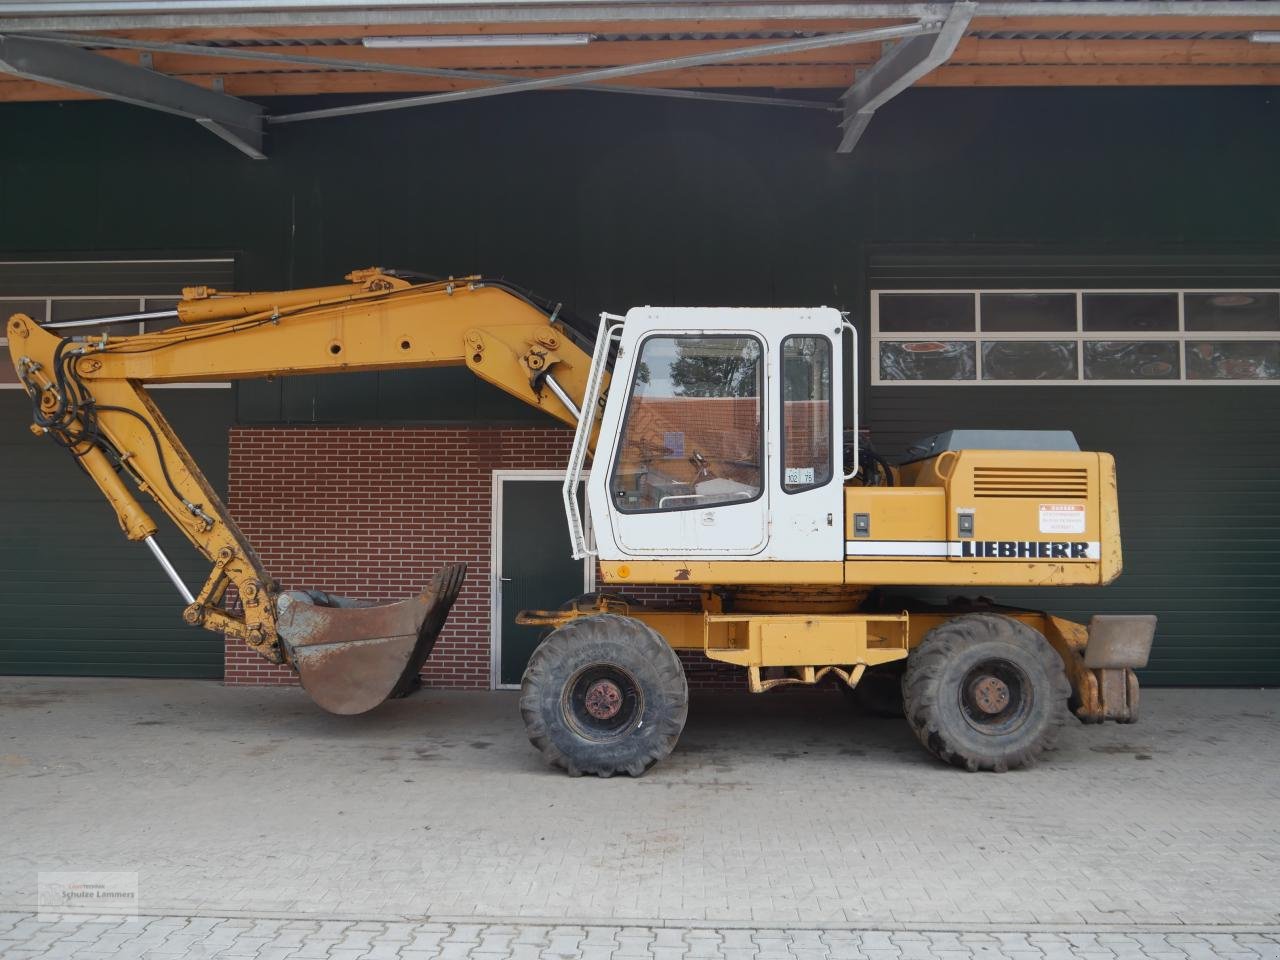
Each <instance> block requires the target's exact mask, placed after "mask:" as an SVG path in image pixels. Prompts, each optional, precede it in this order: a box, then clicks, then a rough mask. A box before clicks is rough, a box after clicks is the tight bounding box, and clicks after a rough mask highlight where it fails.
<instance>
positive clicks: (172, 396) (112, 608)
mask: <svg viewBox="0 0 1280 960" xmlns="http://www.w3.org/2000/svg"><path fill="white" fill-rule="evenodd" d="M230 268H231V262H230V261H221V260H220V261H202V262H197V263H193V262H186V263H182V264H177V265H168V264H165V265H159V264H157V262H156V261H150V262H148V263H146V264H144V265H139V266H137V267H133V266H131V265H129V264H121V263H116V264H111V265H105V264H87V265H68V264H62V265H54V266H50V265H47V264H42V265H34V264H33V265H23V267H22V268H21V269H20V270H19V269H16V267H15V265H13V264H3V265H0V310H2V312H3V313H4V315H5V316H6V317H7V316H8V314H9V313H10V312H12V311H13V310H14V309H21V310H23V311H24V312H28V313H31V314H32V315H36V314H37V310H38V309H40V307H38V306H31V305H30V304H31V302H32V299H33V298H35V299H36V302H37V303H39V297H50V298H52V299H45V300H44V301H43V309H44V310H45V311H46V313H49V312H51V313H52V314H53V316H54V317H55V318H57V319H63V318H69V317H72V316H75V315H77V313H79V314H80V315H84V314H86V313H87V314H89V315H93V314H94V313H95V312H97V313H99V314H100V313H101V312H102V310H103V309H106V310H111V311H112V312H115V311H116V310H117V309H118V305H119V303H121V302H127V301H128V300H131V301H132V302H133V303H134V304H135V306H134V307H133V308H132V309H133V310H135V311H136V310H137V306H136V304H137V303H138V300H139V298H144V297H148V298H149V297H150V296H151V295H155V296H157V297H159V296H164V295H170V294H172V293H173V292H175V291H176V290H177V289H178V288H179V287H180V286H181V285H183V284H184V283H192V282H198V283H210V284H213V285H215V286H218V287H223V288H226V287H230V286H232V284H231V282H230V281H231V276H230ZM193 270H194V271H195V273H193V272H192V271H193ZM76 297H80V298H82V299H74V298H76ZM120 297H123V298H126V301H119V300H117V298H120ZM19 298H21V299H23V301H24V302H23V303H22V304H21V305H18V306H16V307H15V306H14V304H13V301H14V300H15V299H19ZM0 353H2V354H3V356H2V358H0V359H2V360H3V364H2V367H0V369H3V370H4V371H5V373H6V375H5V376H4V377H2V378H0V381H2V382H5V383H6V384H11V383H12V379H13V377H12V371H11V369H10V367H9V359H8V349H7V347H0ZM153 396H154V398H155V399H156V400H157V402H158V403H159V404H160V406H161V407H162V409H163V410H164V412H165V414H166V415H167V416H168V417H169V418H170V419H171V420H172V422H173V423H174V426H175V427H176V429H177V431H178V433H179V435H180V436H181V437H182V438H183V440H184V441H185V442H186V444H187V446H188V448H189V449H190V451H191V453H192V455H193V456H194V457H195V458H196V460H197V461H198V462H199V463H200V464H201V466H202V467H203V468H204V470H205V471H206V472H207V473H208V475H209V479H210V481H211V482H212V484H213V486H214V488H215V489H216V490H218V491H219V492H220V493H224V492H225V490H226V479H227V430H228V428H229V427H230V425H231V421H232V416H233V408H234V401H233V397H232V391H231V390H230V389H226V388H200V389H161V390H156V391H154V393H153ZM30 423H31V411H30V404H29V402H28V400H27V397H26V394H25V393H24V392H23V391H22V390H21V389H17V388H16V385H15V386H7V385H6V387H5V388H4V389H0V489H2V490H3V496H2V497H0V674H49V675H68V676H72V675H74V676H135V677H145V676H164V677H209V678H218V677H221V676H222V660H223V657H222V640H221V638H220V637H218V636H217V635H215V634H211V633H208V632H206V631H204V630H200V629H197V628H194V627H189V626H187V625H186V624H185V623H183V621H182V608H183V601H182V598H181V597H179V596H178V594H177V592H176V591H175V590H174V588H173V586H172V584H170V583H169V581H168V580H167V579H166V578H165V576H164V574H163V573H162V572H161V571H160V570H159V568H158V567H157V566H156V563H155V561H154V560H153V559H152V557H151V554H150V552H149V551H148V550H147V549H146V547H145V546H143V545H141V544H136V543H130V542H128V541H127V540H125V538H124V535H123V534H122V533H121V531H120V528H119V525H118V524H117V522H116V518H115V514H114V512H113V511H112V510H111V509H110V507H109V506H108V505H107V503H106V501H105V500H103V498H102V496H101V495H100V494H99V492H98V489H97V487H96V486H95V485H94V484H93V483H92V482H91V481H90V480H89V478H88V477H86V476H85V475H84V473H83V472H82V471H81V470H79V469H78V468H77V466H76V464H75V462H74V461H73V460H72V458H71V456H70V455H69V454H67V452H66V451H64V450H62V449H61V448H59V447H57V446H56V445H55V444H53V443H52V442H51V441H49V440H48V439H44V438H37V437H34V436H32V434H31V433H30V431H29V429H28V427H29V425H30ZM141 499H142V501H143V504H144V506H147V507H148V512H149V513H151V514H152V516H153V517H155V518H156V520H157V523H158V524H159V526H160V530H159V533H158V534H157V540H158V541H159V542H160V544H161V546H162V547H163V548H164V549H165V551H166V553H168V554H169V556H170V559H172V560H173V562H174V564H175V566H176V567H177V568H178V570H179V572H180V573H181V575H182V576H183V578H184V580H185V581H186V582H187V585H188V586H189V587H190V588H191V589H192V591H193V592H194V591H196V590H198V589H199V586H200V584H201V583H202V582H203V580H204V578H205V576H206V575H207V573H208V564H207V563H206V562H205V561H204V560H203V559H202V558H201V557H200V556H199V555H198V554H197V553H196V552H195V550H194V549H193V548H191V547H190V546H188V544H187V542H186V541H185V539H183V538H182V537H181V536H180V534H178V532H177V531H176V530H175V529H174V528H173V527H172V526H171V525H170V524H169V523H168V522H167V521H166V520H165V519H164V518H163V517H162V516H161V515H160V514H159V512H158V510H156V509H154V508H153V507H152V506H151V501H150V500H149V499H148V498H145V497H143V498H141Z"/></svg>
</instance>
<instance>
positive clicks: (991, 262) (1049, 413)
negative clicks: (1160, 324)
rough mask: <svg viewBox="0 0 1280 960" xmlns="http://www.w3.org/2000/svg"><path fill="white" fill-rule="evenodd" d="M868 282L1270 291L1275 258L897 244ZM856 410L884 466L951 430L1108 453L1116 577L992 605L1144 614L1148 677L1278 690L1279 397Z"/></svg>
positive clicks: (894, 403) (1126, 396)
mask: <svg viewBox="0 0 1280 960" xmlns="http://www.w3.org/2000/svg"><path fill="white" fill-rule="evenodd" d="M867 273H868V278H869V281H870V284H871V286H872V288H875V287H884V288H895V287H896V288H920V289H928V288H930V287H934V288H947V287H951V288H955V287H961V288H964V287H1037V286H1039V287H1046V288H1053V287H1058V288H1062V287H1074V286H1086V287H1121V286H1133V287H1146V286H1150V287H1161V286H1189V287H1194V286H1205V287H1213V286H1226V287H1230V286H1240V287H1268V286H1269V287H1275V286H1280V255H1260V254H1253V255H1249V254H1244V253H1241V254H1237V255H1235V256H1233V257H1228V256H1222V255H1215V256H1200V257H1192V256H1188V255H1173V254H1170V255H1166V256H1163V257H1161V256H1151V255H1146V256H1136V255H1128V256H1121V255H1111V256H1092V257H1083V256H1062V257H1057V258H1050V257H1046V256H1045V255H1044V254H1040V255H1038V256H1037V255H1031V254H1027V253H1025V252H1024V253H1010V254H1007V255H998V254H994V253H992V252H990V251H986V252H981V253H979V252H976V251H975V252H970V253H968V254H966V255H956V254H954V253H952V254H950V255H946V254H939V253H937V252H936V251H935V252H933V253H932V254H927V253H915V254H912V253H910V252H906V251H903V250H897V251H894V252H892V253H885V252H881V253H877V254H872V255H871V256H870V258H869V264H868V271H867ZM863 369H864V371H865V370H866V369H867V365H866V362H865V358H864V364H863ZM868 380H869V377H867V378H864V382H867V381H868ZM866 403H867V409H868V417H867V419H868V421H869V424H870V426H871V429H872V436H873V438H874V442H875V444H876V446H877V448H879V449H880V450H881V451H882V452H884V453H886V454H889V455H890V456H893V455H895V454H901V453H905V450H906V447H907V446H908V445H909V444H910V443H911V442H912V441H914V440H917V439H919V438H920V437H922V436H927V435H929V434H932V433H936V432H938V431H940V430H945V429H947V428H950V427H974V428H991V429H1064V430H1072V431H1074V432H1075V434H1076V438H1077V439H1078V440H1079V441H1080V445H1081V447H1082V448H1084V449H1086V450H1109V451H1112V452H1113V453H1114V454H1115V456H1116V467H1117V471H1118V474H1119V481H1120V521H1121V535H1122V537H1123V542H1124V553H1125V571H1124V574H1123V576H1121V578H1120V579H1119V580H1118V581H1117V582H1116V583H1114V584H1113V585H1111V586H1110V587H1107V588H1105V589H1096V590H1075V589H1072V590H1050V591H1043V590H1042V591H1036V590H1030V589H1028V590H1008V589H1002V590H1000V591H998V597H999V599H1001V600H1004V601H1006V602H1010V603H1017V604H1024V605H1026V606H1031V607H1037V608H1046V609H1050V610H1054V611H1057V612H1060V613H1062V614H1063V615H1065V616H1070V617H1074V618H1076V619H1081V620H1087V619H1088V618H1089V616H1090V615H1091V614H1093V613H1147V612H1150V613H1156V614H1158V615H1159V617H1160V627H1159V633H1158V638H1157V642H1156V645H1155V648H1154V650H1153V652H1152V658H1151V665H1150V667H1149V668H1148V669H1147V670H1146V671H1145V674H1144V677H1143V679H1144V681H1145V682H1148V683H1155V684H1182V685H1195V684H1214V685H1218V684H1222V685H1235V684H1259V685H1261V684H1275V683H1280V637H1278V636H1277V631H1276V624H1277V623H1280V387H1275V386H1257V385H1254V386H1249V385H1228V386H1220V385H1214V386H1204V385H1186V386H1177V387H1175V386H1158V385H1143V386H1132V387H1129V386H1124V387H1105V386H1080V387H1075V386H1053V385H1045V386H1042V387H1008V386H999V385H983V386H975V387H961V388H950V389H949V388H946V387H904V386H876V387H871V388H870V389H869V392H868V395H867V400H866Z"/></svg>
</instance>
